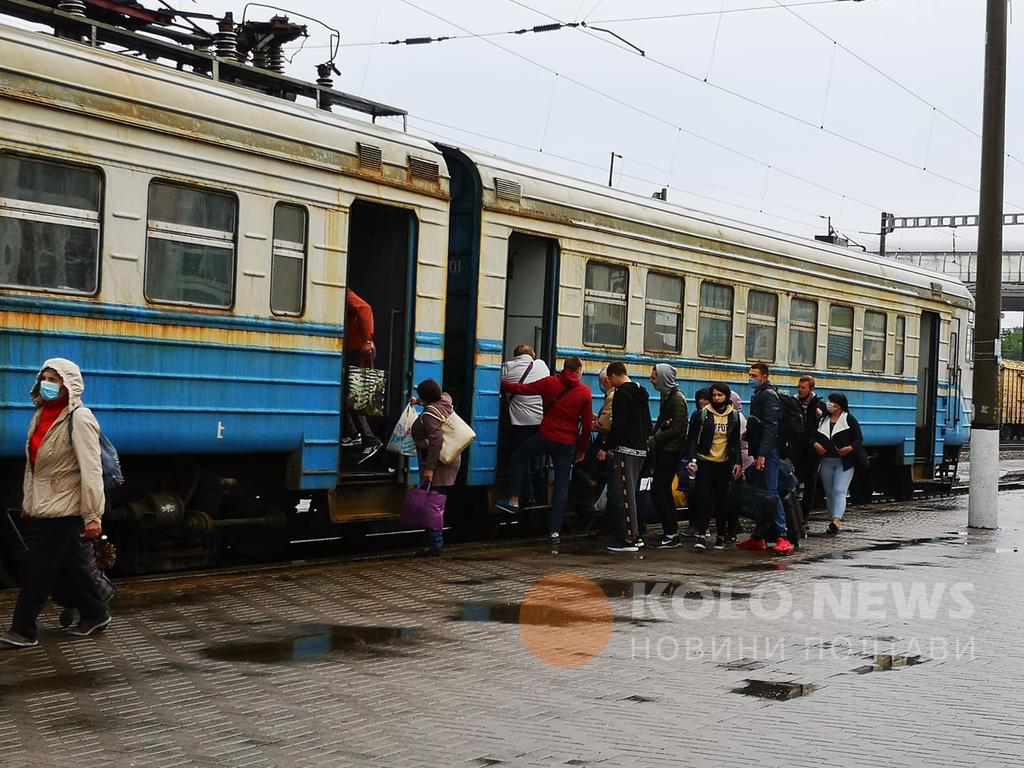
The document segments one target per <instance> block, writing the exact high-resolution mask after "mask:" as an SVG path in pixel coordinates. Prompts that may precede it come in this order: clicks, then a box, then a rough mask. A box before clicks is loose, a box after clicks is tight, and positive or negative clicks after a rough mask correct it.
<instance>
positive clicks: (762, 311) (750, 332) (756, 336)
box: [747, 291, 779, 363]
mask: <svg viewBox="0 0 1024 768" xmlns="http://www.w3.org/2000/svg"><path fill="white" fill-rule="evenodd" d="M778 322H779V297H778V296H776V295H775V294H774V293H765V292H764V291H751V292H750V293H749V294H748V295H747V360H760V361H761V362H764V363H771V362H774V360H775V335H776V326H777V325H778Z"/></svg>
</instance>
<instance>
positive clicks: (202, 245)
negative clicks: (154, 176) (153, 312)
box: [145, 181, 238, 307]
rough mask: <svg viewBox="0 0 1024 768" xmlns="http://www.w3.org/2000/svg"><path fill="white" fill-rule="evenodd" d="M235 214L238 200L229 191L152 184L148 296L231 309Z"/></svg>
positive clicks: (147, 251) (160, 183)
mask: <svg viewBox="0 0 1024 768" xmlns="http://www.w3.org/2000/svg"><path fill="white" fill-rule="evenodd" d="M237 215H238V202H237V200H236V199H235V198H234V197H233V196H232V195H229V194H227V193H224V192H213V191H210V190H207V189H196V188H194V187H184V186H180V185H178V184H170V183H168V182H164V181H154V182H153V183H152V184H150V186H149V229H148V233H147V242H146V280H145V283H146V298H147V299H149V300H150V301H166V302H170V303H174V304H193V305H198V306H204V307H230V306H231V303H232V299H233V297H234V285H235V222H236V221H237V217H238V216H237Z"/></svg>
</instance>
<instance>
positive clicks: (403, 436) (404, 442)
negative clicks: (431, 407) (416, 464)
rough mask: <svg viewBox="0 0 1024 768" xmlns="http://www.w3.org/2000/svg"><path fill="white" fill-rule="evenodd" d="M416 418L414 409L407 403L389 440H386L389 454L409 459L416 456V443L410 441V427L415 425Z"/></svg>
mask: <svg viewBox="0 0 1024 768" xmlns="http://www.w3.org/2000/svg"><path fill="white" fill-rule="evenodd" d="M416 418H417V414H416V409H415V408H414V407H413V406H412V403H409V404H408V405H407V406H405V410H404V411H402V415H401V416H399V417H398V423H397V424H395V428H394V430H393V431H392V432H391V439H390V440H388V450H389V451H390V452H391V453H397V454H399V455H400V456H409V457H412V456H415V455H416V441H415V440H413V439H412V425H413V424H415V423H416Z"/></svg>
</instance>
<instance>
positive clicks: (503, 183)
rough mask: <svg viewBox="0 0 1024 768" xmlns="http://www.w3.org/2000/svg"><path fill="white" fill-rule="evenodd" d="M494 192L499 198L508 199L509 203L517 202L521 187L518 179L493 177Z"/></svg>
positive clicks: (520, 195)
mask: <svg viewBox="0 0 1024 768" xmlns="http://www.w3.org/2000/svg"><path fill="white" fill-rule="evenodd" d="M494 193H495V194H496V195H497V196H498V199H499V200H508V201H509V202H510V203H518V202H519V201H520V199H521V198H522V196H523V188H522V186H520V184H519V182H518V181H509V180H508V179H499V178H497V177H495V178H494Z"/></svg>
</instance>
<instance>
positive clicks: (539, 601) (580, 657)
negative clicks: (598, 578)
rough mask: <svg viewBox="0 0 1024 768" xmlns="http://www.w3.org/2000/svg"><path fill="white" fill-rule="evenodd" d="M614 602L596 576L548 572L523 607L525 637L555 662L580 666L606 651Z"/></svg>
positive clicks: (521, 630)
mask: <svg viewBox="0 0 1024 768" xmlns="http://www.w3.org/2000/svg"><path fill="white" fill-rule="evenodd" d="M614 620H615V615H614V612H613V611H612V604H611V602H610V601H609V600H608V597H607V596H606V595H605V593H604V591H603V590H602V589H601V588H600V587H599V586H598V585H597V584H595V583H594V582H593V581H591V580H590V579H588V578H586V577H584V576H579V575H577V574H574V573H556V574H552V575H551V576H545V577H544V578H543V579H541V580H540V581H538V582H537V584H536V585H534V587H533V588H532V589H531V590H530V591H529V592H528V593H527V594H526V599H524V600H523V602H522V605H521V607H520V610H519V641H520V642H521V643H522V644H523V645H524V646H526V649H527V650H528V651H529V652H530V653H532V654H533V655H534V656H536V657H537V658H538V659H540V660H541V661H543V662H544V663H545V664H550V665H551V666H553V667H562V668H564V669H575V668H576V667H582V666H583V665H584V664H586V663H587V662H589V661H590V660H591V659H593V658H595V657H597V656H600V655H601V652H602V651H604V649H605V647H606V646H607V645H608V641H609V640H610V639H611V636H612V626H613V623H614Z"/></svg>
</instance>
